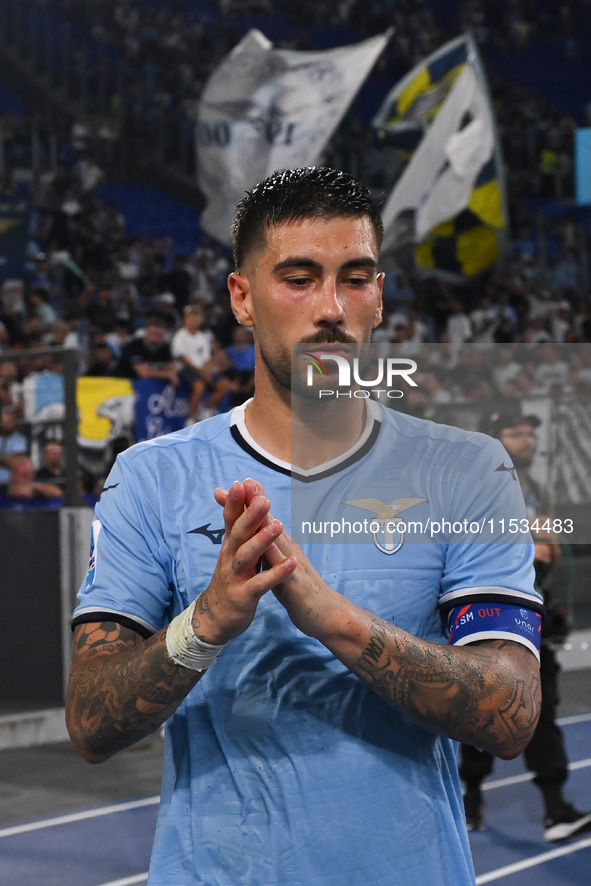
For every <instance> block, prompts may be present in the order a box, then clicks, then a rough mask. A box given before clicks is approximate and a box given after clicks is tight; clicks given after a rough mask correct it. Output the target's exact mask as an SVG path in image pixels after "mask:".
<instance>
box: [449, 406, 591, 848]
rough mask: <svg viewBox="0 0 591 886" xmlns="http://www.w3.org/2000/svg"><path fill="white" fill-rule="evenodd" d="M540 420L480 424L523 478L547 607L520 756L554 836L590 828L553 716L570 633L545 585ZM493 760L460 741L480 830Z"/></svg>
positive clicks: (547, 539) (551, 551) (469, 800)
mask: <svg viewBox="0 0 591 886" xmlns="http://www.w3.org/2000/svg"><path fill="white" fill-rule="evenodd" d="M539 425H540V419H539V418H538V417H537V416H535V415H522V414H521V413H519V412H516V411H513V412H500V413H498V412H497V413H494V414H493V415H491V416H490V418H489V419H488V421H487V422H486V424H485V427H484V428H483V430H484V431H486V433H488V434H490V435H491V436H493V437H497V438H498V439H499V440H500V441H501V443H502V444H503V446H504V447H505V449H506V450H507V452H508V454H509V455H510V457H511V460H512V465H511V462H510V461H509V460H508V462H509V463H508V464H505V463H504V462H503V464H502V465H499V468H498V469H497V470H508V471H512V470H513V475H514V479H515V480H518V481H519V482H520V484H521V488H522V491H523V497H524V499H525V505H526V509H527V516H528V519H529V521H530V526H532V536H533V540H534V543H535V559H534V566H535V570H536V586H537V589H538V590H539V591H540V592H541V593H542V594H543V595H544V604H545V612H544V617H543V619H542V645H541V651H540V677H541V685H542V711H541V714H540V719H539V722H538V725H537V728H536V731H535V732H534V735H533V737H532V739H531V741H530V743H529V744H528V746H527V748H526V749H525V751H524V752H523V756H524V758H525V763H526V766H527V768H528V769H529V770H530V772H532V773H533V775H534V778H533V781H534V784H535V785H536V786H537V787H538V788H539V789H540V791H541V793H542V797H543V800H544V808H545V818H544V839H545V840H546V841H548V842H554V841H557V840H566V839H568V838H569V837H574V836H579V835H580V834H582V833H584V832H587V831H589V830H591V812H590V813H584V812H579V811H578V810H577V809H575V807H574V806H573V805H572V804H571V803H569V802H568V800H566V799H565V797H564V795H563V787H564V784H565V782H566V780H567V778H568V758H567V756H566V750H565V747H564V738H563V735H562V731H561V729H560V727H559V726H558V724H557V722H556V713H557V708H558V703H559V693H558V672H559V668H560V666H559V664H558V661H557V659H556V654H555V650H556V648H557V647H559V646H561V645H562V643H563V642H564V640H565V638H566V636H567V634H568V622H567V618H566V616H565V615H564V613H563V612H562V611H561V610H560V608H559V607H558V606H556V604H553V602H552V598H551V594H550V589H549V585H550V576H551V573H552V570H553V567H554V564H555V563H556V561H557V559H558V558H559V557H560V545H559V544H558V543H557V541H556V537H555V536H554V535H553V533H552V532H551V531H550V530H547V529H545V526H544V524H545V523H546V521H548V516H547V515H548V514H549V513H551V510H550V503H549V501H548V500H547V496H546V495H545V493H544V490H543V489H541V488H540V486H539V484H538V483H536V482H535V480H533V479H532V477H531V476H530V474H529V470H530V467H531V464H532V461H533V458H534V455H535V451H536V436H535V430H536V428H538V427H539ZM493 762H494V757H493V756H492V754H489V753H487V752H486V751H479V750H477V748H475V747H472V746H471V745H466V744H462V745H460V766H459V769H460V777H461V779H462V780H463V781H464V783H465V785H466V789H465V793H464V808H465V811H466V820H467V823H468V830H470V831H478V830H481V829H482V828H483V827H484V820H483V816H482V793H481V785H482V782H483V781H484V779H485V778H486V777H487V776H488V775H490V773H491V772H492V769H493Z"/></svg>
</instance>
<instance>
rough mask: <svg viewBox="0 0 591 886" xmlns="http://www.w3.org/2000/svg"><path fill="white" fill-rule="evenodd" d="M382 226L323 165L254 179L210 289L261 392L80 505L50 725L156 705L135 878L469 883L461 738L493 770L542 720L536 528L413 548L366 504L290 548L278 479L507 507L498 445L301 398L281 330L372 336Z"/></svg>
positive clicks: (94, 722) (285, 484)
mask: <svg viewBox="0 0 591 886" xmlns="http://www.w3.org/2000/svg"><path fill="white" fill-rule="evenodd" d="M381 237H382V225H381V219H380V215H379V211H378V209H377V207H376V205H375V204H374V202H373V200H372V198H371V195H370V194H369V192H368V191H367V190H366V189H365V188H364V187H363V186H362V185H360V184H359V183H358V182H356V181H355V180H354V179H352V178H351V177H350V176H348V175H345V174H343V173H341V172H338V171H335V170H331V169H327V168H322V167H319V168H304V169H297V170H287V171H286V170H284V171H281V172H278V173H275V174H274V175H273V176H271V177H270V178H269V179H267V180H265V181H264V182H262V183H261V184H259V185H257V186H256V187H255V188H254V189H253V190H252V191H251V192H250V193H248V194H247V195H246V196H245V197H244V199H243V200H242V201H241V203H240V204H239V206H238V209H237V213H236V218H235V223H234V246H235V248H234V252H235V271H234V272H233V273H232V274H230V277H229V290H230V297H231V301H232V307H233V310H234V313H235V316H236V318H237V320H238V321H239V323H241V324H242V325H244V326H247V327H250V328H252V329H253V331H254V342H255V349H256V369H255V394H254V397H253V398H252V399H251V400H249V401H247V402H246V403H245V404H243V405H242V406H239V407H237V408H236V409H234V410H233V411H232V412H230V413H227V414H224V415H219V416H215V417H214V418H211V419H209V420H206V421H203V422H200V423H199V424H197V425H195V426H193V427H191V428H186V429H185V430H183V431H180V432H178V433H175V434H171V435H169V436H165V437H161V438H158V439H156V440H151V441H149V442H148V443H141V444H138V445H137V446H133V447H131V448H130V449H129V450H127V451H126V452H124V453H123V454H122V455H120V456H119V458H118V460H117V462H116V464H115V466H114V467H113V469H112V471H111V474H110V476H109V478H108V480H107V482H106V485H105V489H104V491H103V494H102V496H101V500H100V502H99V503H98V505H97V507H96V514H95V520H94V524H93V545H92V554H91V562H90V568H89V573H88V576H87V578H86V580H85V581H84V583H83V585H82V588H81V590H80V594H79V602H78V606H77V608H76V610H75V613H74V619H73V623H74V629H75V634H74V648H73V660H72V670H71V677H70V684H69V690H68V698H67V720H68V726H69V730H70V735H71V737H72V740H73V741H74V743H75V745H76V747H77V748H78V750H79V751H80V753H81V754H82V755H83V756H84V757H85V758H86V759H88V760H89V761H91V762H95V763H98V762H101V761H102V760H105V759H106V758H108V757H109V756H110V755H112V754H113V753H115V752H116V751H118V750H119V749H121V748H124V747H127V746H129V745H131V744H132V743H133V742H135V741H137V740H139V739H141V738H142V737H144V736H146V735H148V734H149V733H150V732H152V731H153V730H155V729H157V728H158V727H159V726H160V725H161V724H162V723H164V722H165V721H166V729H165V736H166V737H165V759H164V776H163V785H162V796H161V804H160V810H159V818H158V825H157V830H156V835H155V841H154V847H153V852H152V860H151V865H150V874H149V883H150V884H151V886H176V884H183V886H189V884H191V886H194V884H203V886H213V884H224V886H255V884H256V886H268V884H281V886H296V884H297V886H304V884H305V886H313V884H326V886H328V884H330V886H332V884H336V883H338V884H352V886H357V884H359V883H382V882H383V883H388V884H389V886H400V884H406V883H407V882H408V880H409V879H411V880H414V882H416V883H453V884H454V886H467V884H471V886H473V884H474V872H473V866H472V861H471V857H470V850H469V844H468V838H467V830H466V822H465V817H464V813H463V804H462V795H461V790H460V784H459V778H458V773H457V764H456V759H455V745H454V741H465V742H471V743H474V744H476V745H478V746H479V747H482V748H486V749H487V750H490V751H491V752H492V753H495V754H497V755H499V756H502V757H506V758H511V757H514V756H516V755H518V754H519V753H520V752H521V751H522V750H523V748H524V746H525V745H526V743H527V742H528V740H529V738H530V737H531V735H532V732H533V730H534V728H535V725H536V722H537V718H538V713H539V666H538V657H537V656H538V653H537V648H536V642H535V639H536V637H537V635H538V633H539V631H538V627H539V621H540V615H539V611H540V605H541V604H540V597H539V595H538V594H537V593H536V592H535V591H534V588H533V567H532V560H533V551H532V546H531V545H530V544H526V543H519V544H508V543H502V544H454V543H453V539H452V540H451V542H440V541H437V542H434V543H432V544H430V543H426V544H421V543H417V544H413V543H408V542H407V541H405V539H404V537H403V535H402V533H400V532H394V531H391V530H390V529H388V523H385V524H384V523H383V521H382V522H378V521H377V520H374V521H373V524H375V525H374V530H372V532H371V534H370V535H369V537H368V538H367V541H366V542H364V543H361V544H357V543H351V544H345V543H331V542H330V541H325V540H322V541H321V542H320V543H309V544H305V545H303V546H301V547H300V546H298V545H297V544H295V542H294V541H292V538H291V534H292V533H291V525H290V520H291V507H290V501H291V492H292V484H297V486H298V489H300V491H301V488H304V487H305V488H306V489H308V490H309V491H310V501H311V502H313V501H317V500H320V499H322V500H323V501H327V502H328V503H329V506H330V507H332V508H334V509H336V510H339V511H340V513H341V515H342V517H343V519H345V518H346V520H349V521H350V520H351V519H355V518H354V517H353V515H354V514H356V515H363V514H365V516H367V513H368V512H371V511H373V512H374V513H377V514H379V515H381V516H380V517H379V520H380V521H381V520H382V517H384V519H386V520H387V519H388V515H389V514H397V513H400V512H401V511H402V510H405V509H406V510H408V509H410V508H412V509H413V512H414V513H416V514H417V519H418V520H422V521H423V523H424V524H425V525H427V522H426V521H427V520H428V519H429V518H431V517H432V518H434V519H435V518H437V519H440V518H441V516H442V515H443V514H445V515H446V516H447V517H448V518H449V519H450V520H452V521H456V519H457V521H458V522H461V519H465V518H466V517H467V516H469V517H471V516H472V514H475V513H476V511H478V510H479V512H480V517H481V518H482V517H486V519H488V520H490V521H493V523H494V520H495V519H496V517H497V515H498V514H500V513H501V511H502V512H503V513H504V512H509V511H511V512H512V513H513V514H514V515H515V517H516V518H520V517H522V516H523V519H525V516H524V515H525V511H524V504H523V498H522V496H521V493H520V491H519V484H518V483H517V481H516V480H514V479H513V477H512V475H511V473H510V472H507V471H498V470H497V467H498V465H499V463H500V462H501V461H502V459H503V457H505V458H506V454H505V453H504V450H503V449H502V447H501V446H500V444H498V443H497V442H496V441H493V440H491V439H490V438H488V437H486V436H485V435H481V434H467V433H464V432H462V431H459V430H456V429H453V428H448V427H444V426H437V425H435V424H433V423H431V422H426V421H422V420H420V419H415V418H411V417H408V416H404V415H402V414H398V413H396V412H394V411H393V410H389V409H385V408H382V407H381V406H380V404H379V403H377V402H369V401H366V400H364V399H352V400H350V401H349V402H348V403H347V408H346V409H345V408H343V403H344V402H345V400H343V399H339V398H333V399H329V400H326V401H325V400H315V399H314V394H315V391H316V388H314V387H312V388H310V389H306V382H305V379H306V377H307V376H306V374H305V373H304V372H301V373H300V372H299V371H297V370H296V371H294V372H293V373H292V369H291V350H292V345H295V344H297V343H304V344H305V347H306V350H307V352H308V353H309V354H310V355H311V359H315V357H316V356H318V357H320V355H326V354H327V353H328V354H329V355H333V356H334V357H339V356H341V355H342V352H343V351H344V350H345V349H346V348H347V347H350V346H355V345H357V344H361V343H364V342H369V340H370V337H371V333H372V330H373V329H374V328H375V327H376V326H377V325H378V324H379V322H380V318H381V308H382V299H381V290H382V284H383V275H382V274H381V273H380V272H379V270H378V257H379V249H380V243H381ZM326 362H329V361H326ZM292 375H293V376H294V377H293V378H292ZM331 381H332V379H331ZM292 388H293V390H294V392H293V393H292ZM345 399H346V398H345ZM302 400H304V401H306V409H304V410H303V411H301V410H298V411H296V410H295V409H294V408H293V407H294V405H295V403H296V402H298V403H299V402H300V401H302ZM320 411H322V413H323V415H324V416H325V417H326V416H328V426H329V427H330V428H331V433H330V434H326V433H325V430H326V426H327V424H326V422H321V423H320V424H319V425H317V424H315V422H314V421H307V420H306V415H308V414H309V415H310V417H312V418H314V417H317V416H318V414H319V413H320ZM292 433H293V436H294V439H297V440H304V441H305V444H306V445H305V446H304V447H301V448H302V455H301V457H300V456H298V461H297V462H296V463H294V464H292V448H291V441H292ZM298 448H300V447H298ZM317 484H320V486H321V488H322V489H323V490H325V491H326V490H329V491H330V495H329V496H328V497H324V496H318V495H317V494H316V493H315V489H316V488H318V487H317ZM499 519H500V518H499ZM294 529H297V527H294ZM516 612H517V614H518V615H519V618H516V617H515V614H516ZM447 624H449V625H450V630H449V642H448V630H447ZM532 636H533V640H532Z"/></svg>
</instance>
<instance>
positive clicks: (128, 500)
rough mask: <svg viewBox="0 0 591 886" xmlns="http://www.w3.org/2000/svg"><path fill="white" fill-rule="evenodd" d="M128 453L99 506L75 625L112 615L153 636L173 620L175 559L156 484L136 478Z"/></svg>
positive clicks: (119, 462) (109, 480)
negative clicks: (163, 527)
mask: <svg viewBox="0 0 591 886" xmlns="http://www.w3.org/2000/svg"><path fill="white" fill-rule="evenodd" d="M129 451H130V450H128V452H129ZM126 454H127V453H125V454H124V455H123V456H119V457H118V459H117V461H116V463H115V465H114V466H113V468H112V470H111V472H110V474H109V476H108V478H107V480H106V482H105V486H104V489H103V492H102V493H101V497H100V500H99V502H98V503H97V505H96V508H95V517H94V520H93V523H92V533H91V536H92V537H91V550H90V561H89V567H88V573H87V575H86V577H85V579H84V581H83V582H82V585H81V587H80V590H79V592H78V605H77V606H76V609H75V610H74V617H73V624H74V625H75V624H78V623H80V622H82V621H89V620H91V619H93V620H94V619H95V617H96V618H97V619H99V618H100V619H101V620H102V619H103V618H107V617H108V618H112V620H114V621H121V622H123V623H125V622H126V621H127V622H131V624H132V625H133V626H134V627H136V628H137V630H138V631H139V632H140V633H143V634H144V635H149V634H152V633H154V632H155V631H157V630H159V629H160V628H162V627H164V625H165V624H167V623H168V621H169V618H168V615H167V611H168V607H169V604H170V600H171V591H170V588H171V581H172V567H171V562H172V558H171V556H170V552H169V550H168V548H167V547H166V545H165V544H164V541H163V536H162V532H161V528H160V519H159V516H158V510H157V507H156V506H155V492H156V487H155V483H154V481H153V479H151V478H150V477H146V476H144V475H142V476H141V477H138V476H136V474H135V472H134V471H133V470H132V469H131V468H130V466H129V464H128V463H127V462H126V460H125V455H126Z"/></svg>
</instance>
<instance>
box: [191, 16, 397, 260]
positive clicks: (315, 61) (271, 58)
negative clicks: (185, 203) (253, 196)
mask: <svg viewBox="0 0 591 886" xmlns="http://www.w3.org/2000/svg"><path fill="white" fill-rule="evenodd" d="M390 34H391V31H388V32H386V33H385V34H381V35H379V36H377V37H372V38H370V39H369V40H364V41H363V42H362V43H357V44H355V45H353V46H344V47H339V48H338V49H328V50H323V51H316V52H298V51H295V50H288V49H274V48H273V44H272V43H271V42H270V41H269V40H268V39H267V38H266V37H265V36H264V35H263V34H262V33H261V32H260V31H258V30H256V29H252V30H251V31H249V32H248V34H246V36H245V37H244V38H243V39H242V40H241V41H240V43H239V44H238V45H237V46H236V47H235V48H234V49H233V50H232V52H230V54H229V55H228V56H227V57H226V58H225V59H224V60H223V61H222V63H221V65H220V66H219V67H218V68H217V69H216V70H215V71H214V72H213V74H212V75H211V77H210V78H209V80H208V81H207V83H206V85H205V87H204V90H203V93H202V95H201V99H200V102H199V108H198V119H197V168H198V179H199V185H200V188H201V190H202V192H203V194H204V196H205V197H206V199H207V207H206V209H205V211H204V213H203V216H202V219H201V223H202V225H203V227H204V229H205V230H206V231H207V232H208V233H209V234H211V235H212V236H214V237H216V239H218V240H219V241H220V242H222V243H226V244H229V243H230V239H231V233H230V228H231V222H232V217H233V214H234V209H235V206H236V203H237V202H238V201H239V200H240V199H241V198H242V197H243V195H244V192H245V191H246V190H247V189H248V188H250V187H252V186H253V185H255V184H256V183H257V182H258V181H261V180H262V179H264V178H266V177H267V176H268V175H270V174H271V173H273V172H274V171H276V170H277V169H284V168H291V167H296V166H311V165H314V163H316V162H317V160H318V158H319V157H320V154H321V152H322V151H323V149H324V148H325V146H326V144H327V142H328V140H329V139H330V137H331V135H332V134H333V132H334V131H335V129H336V127H337V126H338V124H339V122H340V121H341V119H342V117H343V115H344V114H345V111H346V110H347V108H348V107H349V105H350V103H351V102H352V100H353V98H354V97H355V95H356V94H357V92H358V91H359V89H360V87H361V86H362V84H363V82H364V80H365V79H366V77H367V75H368V74H369V72H370V70H371V68H372V67H373V65H374V64H375V62H376V60H377V58H378V56H379V55H380V53H381V52H382V50H383V48H384V46H385V45H386V43H387V41H388V39H389V37H390Z"/></svg>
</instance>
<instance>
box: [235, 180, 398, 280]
mask: <svg viewBox="0 0 591 886" xmlns="http://www.w3.org/2000/svg"><path fill="white" fill-rule="evenodd" d="M362 217H367V218H369V220H370V221H371V223H372V225H373V228H374V231H375V235H376V243H377V247H378V249H379V248H380V247H381V245H382V238H383V235H384V227H383V224H382V218H381V215H380V212H379V209H378V207H377V205H376V203H375V201H374V199H373V197H372V195H371V193H370V191H369V190H368V189H367V188H366V187H365V185H362V184H361V182H358V181H357V180H356V179H354V178H353V177H352V176H351V175H348V174H347V173H345V172H340V171H339V170H337V169H330V168H329V167H328V166H304V167H301V168H299V169H281V170H278V171H277V172H274V173H273V175H271V176H269V178H266V179H265V180H264V181H262V182H260V183H259V184H258V185H256V186H255V187H254V188H253V189H252V190H251V191H247V193H246V195H245V196H244V197H243V198H242V200H241V201H240V203H239V204H238V206H237V207H236V214H235V216H234V223H233V225H232V238H233V244H234V269H235V270H236V271H240V269H241V267H242V265H243V263H244V259H245V257H246V256H247V255H248V254H249V253H250V252H251V251H252V250H254V249H256V248H257V247H260V246H262V245H263V244H264V242H265V236H266V231H267V228H270V227H272V226H274V225H280V224H285V223H289V222H297V221H303V220H304V219H312V218H324V219H331V218H362Z"/></svg>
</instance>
